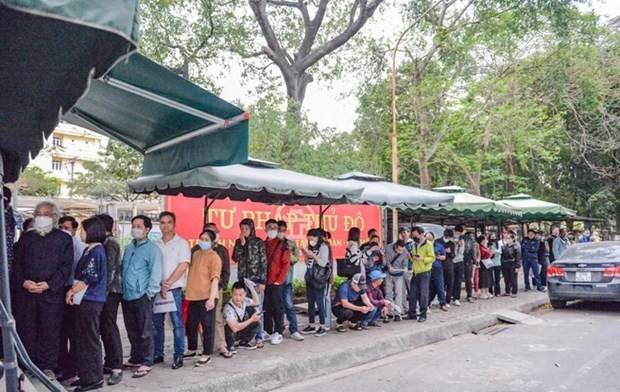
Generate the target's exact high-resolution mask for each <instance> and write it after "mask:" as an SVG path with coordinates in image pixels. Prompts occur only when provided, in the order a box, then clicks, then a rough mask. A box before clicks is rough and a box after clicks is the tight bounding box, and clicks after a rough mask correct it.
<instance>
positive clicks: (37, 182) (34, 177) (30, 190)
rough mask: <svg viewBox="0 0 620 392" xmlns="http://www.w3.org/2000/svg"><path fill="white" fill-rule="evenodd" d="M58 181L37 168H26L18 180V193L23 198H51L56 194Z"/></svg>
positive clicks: (58, 185)
mask: <svg viewBox="0 0 620 392" xmlns="http://www.w3.org/2000/svg"><path fill="white" fill-rule="evenodd" d="M59 187H60V179H59V178H57V177H54V176H52V175H50V173H46V172H44V171H43V169H41V168H39V167H34V166H31V167H28V168H27V169H26V170H24V172H23V173H22V175H21V177H20V178H19V193H20V194H22V195H24V196H46V197H52V196H55V195H56V194H58V190H59Z"/></svg>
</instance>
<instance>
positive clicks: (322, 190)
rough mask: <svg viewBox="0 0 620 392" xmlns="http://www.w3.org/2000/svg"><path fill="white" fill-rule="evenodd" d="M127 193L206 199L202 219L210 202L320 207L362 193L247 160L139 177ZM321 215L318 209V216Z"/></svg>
mask: <svg viewBox="0 0 620 392" xmlns="http://www.w3.org/2000/svg"><path fill="white" fill-rule="evenodd" d="M129 189H130V191H131V192H134V193H146V194H148V193H151V192H157V193H159V194H161V195H178V194H183V195H185V196H189V197H205V216H206V214H207V210H208V208H209V207H210V205H211V204H210V203H209V199H211V203H213V201H214V200H218V199H225V198H230V199H231V200H235V201H245V200H248V199H249V200H252V201H255V202H259V203H267V204H285V205H317V204H318V205H321V206H322V205H332V204H347V203H351V201H352V200H354V199H357V198H359V197H360V196H361V194H362V191H363V188H361V187H359V186H357V185H355V184H344V183H340V182H338V181H333V180H328V179H325V178H321V177H315V176H311V175H308V174H303V173H297V172H294V171H290V170H285V169H280V168H278V167H277V164H275V163H271V162H265V161H260V160H256V159H250V160H249V161H248V162H247V163H245V164H237V165H230V166H220V167H201V168H197V169H192V170H189V171H186V172H182V173H178V174H173V175H164V176H146V177H141V178H138V179H136V180H133V181H130V182H129ZM323 211H324V210H323V209H322V208H321V215H322V213H323ZM320 222H322V219H321V220H320Z"/></svg>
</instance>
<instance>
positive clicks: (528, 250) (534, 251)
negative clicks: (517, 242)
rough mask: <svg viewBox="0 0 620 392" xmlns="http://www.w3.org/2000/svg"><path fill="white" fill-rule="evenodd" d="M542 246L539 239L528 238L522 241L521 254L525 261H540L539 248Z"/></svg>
mask: <svg viewBox="0 0 620 392" xmlns="http://www.w3.org/2000/svg"><path fill="white" fill-rule="evenodd" d="M539 248H540V241H538V240H537V239H535V238H533V239H529V238H526V239H524V240H523V242H522V243H521V255H522V257H523V262H526V261H527V262H530V263H538V249H539Z"/></svg>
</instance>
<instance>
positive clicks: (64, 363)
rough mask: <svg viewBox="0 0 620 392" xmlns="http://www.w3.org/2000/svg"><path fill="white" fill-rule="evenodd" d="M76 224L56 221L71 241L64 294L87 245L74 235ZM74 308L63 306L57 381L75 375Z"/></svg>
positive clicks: (69, 218)
mask: <svg viewBox="0 0 620 392" xmlns="http://www.w3.org/2000/svg"><path fill="white" fill-rule="evenodd" d="M78 226H79V225H78V222H77V221H76V220H75V218H74V217H72V216H69V215H65V216H63V217H62V218H60V219H59V220H58V228H59V229H60V230H62V231H64V232H65V233H67V234H69V235H70V236H71V238H72V240H73V267H72V269H71V276H70V277H69V279H68V280H67V282H66V284H65V289H64V290H65V292H67V291H69V290H71V287H73V281H74V279H73V278H74V276H75V268H76V267H77V264H78V261H80V258H81V257H82V254H83V253H84V249H86V248H87V245H86V244H85V243H83V242H82V240H80V239H79V238H78V236H76V235H75V233H76V232H77V228H78ZM75 358H76V353H75V306H72V305H67V304H65V313H64V317H63V326H62V330H61V332H60V351H59V355H58V371H57V373H59V374H58V381H61V382H62V381H63V380H68V379H70V378H73V377H75V376H76V375H77V369H76V363H75Z"/></svg>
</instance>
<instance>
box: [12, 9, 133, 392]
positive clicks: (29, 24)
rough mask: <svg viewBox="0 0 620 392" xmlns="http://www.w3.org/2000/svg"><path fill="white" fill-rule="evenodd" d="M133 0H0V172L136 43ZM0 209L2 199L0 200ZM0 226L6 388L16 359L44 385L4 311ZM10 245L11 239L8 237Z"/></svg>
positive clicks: (18, 164) (33, 151) (17, 168)
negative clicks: (15, 348) (16, 352)
mask: <svg viewBox="0 0 620 392" xmlns="http://www.w3.org/2000/svg"><path fill="white" fill-rule="evenodd" d="M137 13H138V3H137V1H136V0H106V1H91V0H73V1H67V0H66V1H58V0H0V53H2V56H0V154H1V155H2V157H1V158H2V159H1V160H0V176H1V177H0V179H1V180H2V181H1V182H2V185H3V184H4V183H6V182H14V181H16V180H17V178H18V177H19V175H20V173H21V171H22V170H23V169H24V168H25V167H26V166H27V165H28V163H29V162H30V159H31V158H34V157H35V156H36V155H37V154H38V153H39V151H40V150H41V149H42V148H43V143H44V140H45V138H47V137H48V136H49V135H50V134H51V133H52V131H53V130H54V128H55V127H56V125H57V124H58V121H59V118H60V115H61V114H62V113H64V112H66V111H67V110H69V109H70V108H71V107H73V105H74V104H75V102H76V101H77V100H78V99H79V98H80V97H81V96H82V95H83V94H84V91H85V90H86V88H87V86H88V82H89V79H90V77H91V76H92V77H95V78H97V77H100V76H101V75H103V74H105V72H107V71H108V69H110V67H112V66H113V65H114V64H115V63H116V62H117V61H118V60H119V59H120V58H122V57H123V56H126V55H128V54H130V53H131V52H133V51H134V50H135V49H136V46H137V45H136V41H137V34H138V23H137V22H138V16H137ZM0 216H4V205H3V203H0ZM5 232H6V228H5V226H4V219H0V241H1V242H0V298H1V301H0V325H2V327H3V328H2V334H3V337H4V339H3V340H4V355H5V366H6V373H5V375H6V377H5V378H6V390H7V391H17V390H18V385H19V381H18V379H17V360H16V355H15V350H14V346H13V345H14V344H15V345H16V346H17V348H18V352H19V354H20V361H21V362H22V363H24V364H26V365H28V366H29V367H30V368H31V370H33V371H34V373H35V375H36V376H37V378H39V379H40V380H41V381H42V382H43V383H44V385H45V386H46V387H47V388H48V389H50V390H54V391H56V390H59V389H58V388H57V387H56V386H55V385H54V384H53V383H52V382H51V381H50V380H48V379H47V378H46V377H45V375H44V374H43V373H42V372H41V371H40V370H39V369H37V368H36V367H35V366H34V365H33V364H32V362H31V361H30V359H29V358H28V355H27V353H26V351H25V350H24V348H23V346H22V345H21V342H20V341H19V339H18V337H17V334H16V332H15V328H14V325H13V319H12V316H11V314H10V308H11V299H10V294H9V279H8V262H7V255H6V247H7V244H6V240H5ZM11 245H12V244H11Z"/></svg>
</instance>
